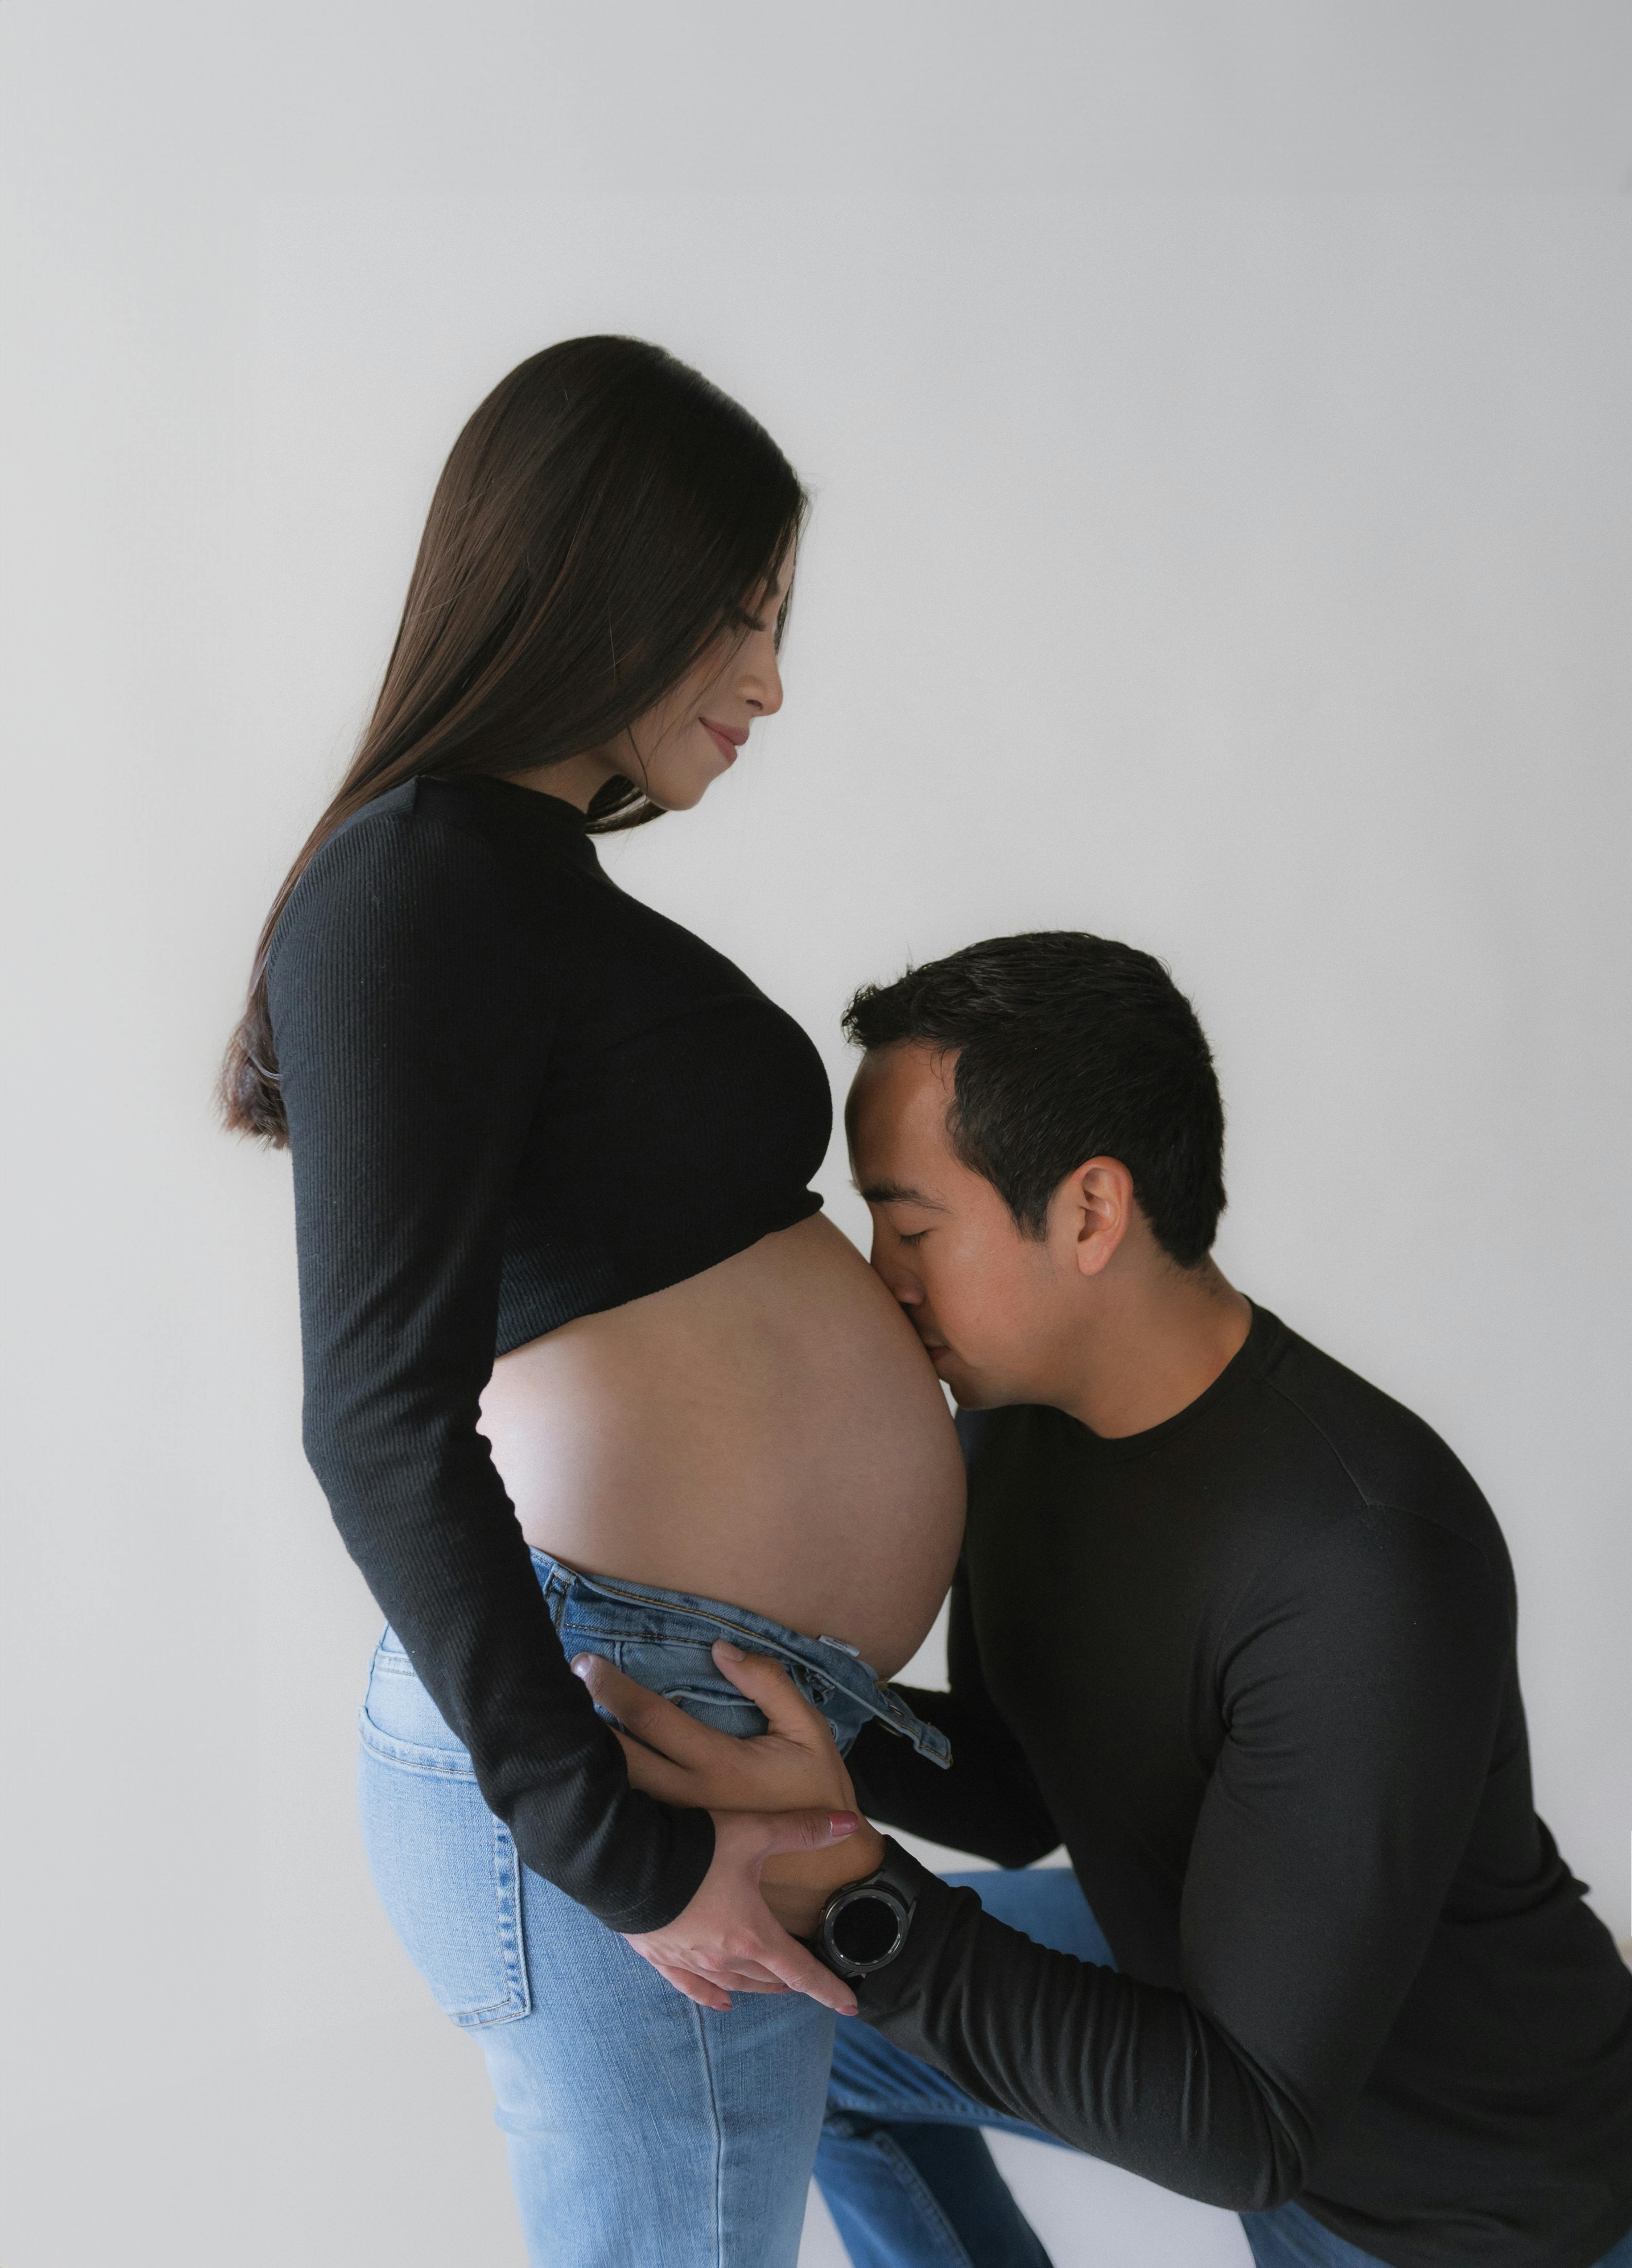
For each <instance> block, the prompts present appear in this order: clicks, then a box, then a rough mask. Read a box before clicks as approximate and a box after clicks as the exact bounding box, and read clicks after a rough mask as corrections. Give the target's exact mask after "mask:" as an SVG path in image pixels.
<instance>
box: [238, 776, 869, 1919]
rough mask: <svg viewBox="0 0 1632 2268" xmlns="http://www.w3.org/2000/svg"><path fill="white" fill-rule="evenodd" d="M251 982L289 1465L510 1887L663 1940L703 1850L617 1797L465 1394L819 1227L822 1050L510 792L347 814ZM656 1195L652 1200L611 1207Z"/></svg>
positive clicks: (466, 786) (570, 826)
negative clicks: (321, 1517)
mask: <svg viewBox="0 0 1632 2268" xmlns="http://www.w3.org/2000/svg"><path fill="white" fill-rule="evenodd" d="M268 985H269V995H270V1006H271V1014H272V1028H273V1035H274V1039H275V1042H276V1045H277V1064H278V1073H279V1077H280V1079H281V1080H282V1086H283V1096H284V1106H285V1108H286V1109H287V1112H288V1117H289V1134H290V1147H291V1150H292V1153H293V1160H294V1184H295V1219H296V1233H297V1239H298V1243H299V1265H300V1321H301V1339H302V1346H303V1352H304V1361H305V1374H306V1415H305V1434H306V1454H307V1455H308V1457H309V1458H310V1460H311V1462H312V1466H313V1469H314V1471H315V1473H316V1474H317V1476H318V1478H319V1480H320V1481H321V1484H322V1485H323V1488H324V1491H325V1492H326V1494H327V1495H328V1498H329V1505H330V1506H331V1508H332V1510H333V1512H334V1516H335V1520H336V1524H337V1525H338V1527H339V1529H340V1532H341V1535H342V1536H343V1538H344V1541H345V1543H346V1547H347V1549H348V1550H350V1552H351V1556H352V1557H353V1558H354V1559H355V1560H356V1561H357V1563H358V1566H359V1567H360V1568H361V1570H362V1572H363V1574H364V1576H365V1578H366V1580H367V1583H368V1586H369V1588H370V1589H371V1590H372V1591H373V1594H374V1597H375V1599H376V1600H377V1601H378V1602H379V1604H380V1608H381V1609H382V1610H383V1611H384V1613H385V1614H386V1616H388V1619H389V1621H390V1623H391V1624H392V1626H393V1627H394V1629H395V1631H396V1632H397V1634H398V1636H399V1637H400V1638H401V1639H402V1643H403V1645H404V1646H406V1648H407V1650H408V1653H409V1657H410V1660H411V1661H412V1662H413V1664H414V1667H415V1668H416V1669H417V1671H418V1673H419V1675H420V1677H421V1679H422V1680H423V1681H424V1683H425V1686H426V1688H427V1690H429V1692H430V1694H431V1696H432V1699H433V1700H434V1701H435V1703H436V1705H437V1706H438V1708H439V1710H440V1711H441V1712H442V1714H443V1716H444V1717H445V1718H446V1719H447V1722H448V1724H449V1725H450V1726H451V1727H453V1729H454V1732H455V1733H456V1734H458V1736H459V1737H460V1739H461V1740H462V1741H463V1742H464V1743H465V1745H466V1746H467V1747H468V1748H469V1751H470V1756H471V1759H472V1762H473V1764H474V1765H475V1768H476V1778H477V1781H478V1783H479V1785H480V1786H481V1789H482V1793H483V1794H484V1796H485V1798H486V1800H487V1801H488V1803H489V1804H490V1806H491V1808H492V1809H493V1810H494V1811H495V1812H496V1813H498V1816H499V1817H500V1818H501V1819H503V1820H505V1821H506V1823H507V1824H508V1826H509V1827H510V1829H511V1831H512V1833H513V1836H514V1837H515V1843H516V1847H517V1849H518V1851H519V1852H520V1853H521V1857H522V1859H524V1860H525V1862H526V1863H527V1865H528V1866H529V1867H533V1868H535V1871H536V1872H538V1873H539V1874H543V1875H545V1876H547V1877H548V1878H549V1880H550V1881H553V1882H556V1883H558V1885H559V1886H560V1888H562V1889H565V1891H567V1892H568V1893H569V1895H570V1896H572V1897H574V1898H577V1899H578V1900H579V1901H580V1903H581V1904H584V1905H586V1906H587V1907H588V1908H589V1909H590V1910H591V1911H593V1912H594V1913H596V1914H598V1915H599V1916H600V1918H602V1920H603V1921H605V1922H606V1923H608V1924H609V1926H611V1927H613V1928H616V1929H619V1930H624V1931H631V1932H632V1931H643V1930H649V1929H655V1928H658V1927H660V1926H661V1924H662V1923H664V1922H666V1921H668V1920H670V1919H672V1918H673V1917H674V1916H675V1915H676V1913H678V1912H679V1911H681V1909H682V1908H683V1906H684V1905H685V1904H687V1902H688V1901H689V1899H690V1896H691V1895H692V1893H693V1892H694V1891H695V1889H697V1887H698V1883H699V1882H700V1881H702V1879H703V1876H704V1874H705V1873H706V1872H707V1869H708V1863H709V1859H710V1857H711V1856H712V1853H713V1828H712V1826H711V1823H710V1822H709V1819H708V1815H707V1814H706V1813H705V1812H701V1811H677V1810H674V1809H672V1808H669V1807H668V1806H666V1805H663V1804H660V1803H657V1802H654V1800H652V1799H651V1798H650V1797H648V1796H646V1795H643V1794H641V1793H639V1791H638V1790H636V1789H633V1788H631V1786H630V1785H629V1779H628V1774H627V1771H626V1770H625V1767H624V1756H623V1751H622V1750H621V1749H619V1747H618V1745H617V1741H616V1740H615V1739H614V1738H613V1736H612V1734H611V1733H610V1732H609V1730H608V1729H607V1727H605V1726H604V1725H603V1724H602V1721H601V1719H599V1718H598V1717H597V1716H596V1715H595V1713H594V1708H593V1706H592V1705H591V1703H590V1700H589V1697H588V1695H587V1692H586V1691H585V1690H584V1688H583V1686H582V1685H580V1683H579V1681H578V1680H577V1679H576V1678H575V1677H574V1676H573V1675H572V1672H571V1671H570V1669H569V1668H567V1665H566V1662H565V1658H564V1656H563V1654H562V1652H561V1647H560V1645H559V1643H558V1640H557V1638H556V1635H555V1632H554V1631H553V1629H552V1627H551V1625H550V1620H549V1617H548V1616H547V1614H546V1613H545V1610H544V1603H543V1594H542V1593H541V1592H540V1590H539V1587H538V1584H537V1581H536V1580H535V1576H534V1573H533V1569H532V1562H531V1560H530V1558H529V1557H528V1550H527V1546H526V1544H525V1543H524V1542H523V1540H522V1536H521V1529H520V1528H519V1526H518V1525H517V1523H516V1519H515V1514H514V1512H513V1508H512V1506H511V1503H510V1500H509V1498H508V1497H507V1495H506V1492H505V1488H504V1484H503V1483H502V1482H501V1481H500V1479H499V1477H498V1472H497V1471H496V1470H495V1469H494V1466H493V1462H492V1459H491V1454H490V1452H489V1448H488V1445H487V1442H486V1440H485V1439H484V1436H483V1435H482V1434H481V1433H480V1432H477V1430H476V1421H477V1415H478V1403H479V1397H480V1395H481V1393H482V1390H483V1388H484V1386H485V1385H486V1383H487V1381H488V1378H489V1375H490V1374H491V1369H492V1365H493V1362H494V1359H495V1358H496V1356H498V1355H499V1354H503V1353H506V1352H508V1351H509V1350H510V1349H511V1348H513V1347H516V1346H520V1345H521V1344H524V1343H525V1342H526V1341H528V1340H529V1339H534V1338H536V1337H539V1336H540V1335H541V1334H542V1333H543V1332H545V1331H548V1330H551V1329H555V1328H556V1327H557V1326H558V1324H561V1323H565V1322H569V1321H570V1320H571V1319H572V1317H573V1316H575V1315H583V1314H594V1313H597V1312H599V1311H601V1310H602V1309H604V1308H607V1307H617V1306H620V1305H622V1304H623V1302H624V1301H625V1300H635V1299H639V1298H640V1297H641V1296H642V1295H643V1294H645V1293H646V1292H656V1291H660V1290H661V1289H662V1288H663V1287H664V1286H665V1285H669V1284H676V1283H679V1282H681V1281H682V1280H683V1278H687V1277H690V1276H694V1275H697V1274H698V1273H699V1272H700V1271H701V1270H703V1269H705V1268H709V1267H712V1266H713V1265H714V1264H715V1263H716V1262H719V1261H721V1260H725V1259H727V1258H728V1257H729V1256H731V1254H733V1253H735V1252H741V1251H743V1250H745V1249H746V1248H747V1247H748V1246H749V1245H750V1244H753V1243H755V1242H757V1241H758V1239H759V1238H760V1237H762V1236H765V1235H768V1234H770V1233H772V1231H773V1230H776V1229H781V1228H787V1227H791V1226H793V1224H794V1222H795V1221H800V1220H803V1219H808V1218H809V1215H810V1214H811V1213H813V1212H814V1211H816V1209H817V1208H818V1206H819V1205H820V1204H821V1199H820V1198H819V1197H816V1196H815V1195H814V1194H813V1193H812V1192H811V1191H810V1190H809V1188H808V1186H807V1184H808V1183H809V1180H810V1177H811V1175H813V1174H814V1173H815V1172H816V1168H817V1167H818V1166H819V1165H820V1164H821V1162H822V1159H823V1155H824V1153H825V1151H826V1148H827V1143H828V1138H829V1135H830V1133H831V1124H832V1106H831V1098H830V1095H829V1092H828V1086H827V1079H826V1075H825V1073H824V1072H823V1067H822V1063H821V1059H820V1057H818V1056H817V1054H816V1049H815V1048H814V1047H813V1046H812V1045H811V1043H810V1042H809V1039H807V1037H806V1036H805V1035H804V1033H803V1032H801V1030H800V1028H799V1027H798V1026H797V1025H796V1024H795V1023H794V1021H793V1020H792V1019H791V1018H790V1017H788V1016H787V1015H786V1014H784V1013H783V1012H782V1011H781V1010H780V1009H779V1008H778V1007H776V1006H775V1005H773V1004H772V1002H771V1001H769V1000H767V999H766V998H765V997H764V994H763V993H761V992H759V991H758V990H757V989H756V988H755V986H754V985H752V984H751V983H750V982H749V980H748V978H747V977H745V976H743V975H742V972H741V971H740V970H739V969H737V968H734V967H733V966H732V964H731V962H730V961H727V960H726V959H725V958H724V957H723V955H722V954H718V953H715V952H714V951H713V950H712V949H711V947H709V946H706V945H705V944H703V943H702V941H701V940H700V939H698V938H695V937H693V936H691V935H690V933H689V932H687V931H685V930H683V929H681V928H680V927H679V926H678V925H677V924H676V923H674V922H671V921H668V920H666V919H665V918H664V917H662V916H661V914H656V913H654V912H653V911H651V909H649V908H647V907H645V906H642V905H640V904H639V902H637V901H635V900H634V899H632V898H630V897H627V896H625V895H624V893H623V891H621V890H620V889H618V888H617V886H616V884H614V883H613V882H611V881H609V880H608V879H607V877H606V876H605V875H604V874H603V873H602V871H601V866H600V862H599V860H598V859H597V858H596V856H595V851H594V843H592V841H591V840H590V838H589V837H588V836H587V834H586V833H585V831H584V821H583V817H582V814H580V813H579V812H578V811H576V810H575V809H574V808H573V807H572V805H570V804H566V803H562V802H558V800H557V799H555V798H553V797H550V796H544V795H540V794H537V793H536V792H535V791H534V790H532V789H530V788H525V787H518V786H516V785H515V784H513V783H512V782H509V781H504V780H496V779H474V780H462V781H458V782H454V781H446V780H429V779H422V780H417V781H413V782H410V784H408V785H407V786H405V787H402V788H397V789H395V790H393V791H392V792H390V793H388V794H387V795H382V796H380V798H379V799H377V800H376V801H374V802H373V803H371V804H369V805H368V806H366V808H365V809H364V810H363V811H361V812H359V813H358V814H356V816H355V817H353V818H352V819H351V820H349V821H346V823H345V824H344V825H343V827H341V828H338V829H337V830H336V833H335V834H334V835H333V836H330V837H329V840H328V842H326V843H324V844H323V846H322V848H321V850H320V851H318V853H317V855H316V856H315V858H314V859H313V860H312V862H311V864H310V865H309V866H308V867H307V869H306V873H304V874H303V875H302V877H301V879H300V880H299V884H298V885H297V887H296V888H295V891H294V893H293V895H292V897H291V899H290V902H289V904H288V906H287V907H286V909H284V915H283V917H282V919H281V920H280V922H279V923H278V925H277V932H276V934H275V936H274V939H273V942H272V951H271V955H270V962H269V970H268ZM654 1176H656V1177H658V1178H661V1185H662V1192H663V1201H662V1204H661V1207H655V1208H654V1207H649V1206H646V1205H638V1204H634V1203H632V1202H631V1192H633V1191H636V1190H638V1189H640V1188H642V1187H643V1186H646V1185H649V1184H650V1182H652V1180H653V1179H654Z"/></svg>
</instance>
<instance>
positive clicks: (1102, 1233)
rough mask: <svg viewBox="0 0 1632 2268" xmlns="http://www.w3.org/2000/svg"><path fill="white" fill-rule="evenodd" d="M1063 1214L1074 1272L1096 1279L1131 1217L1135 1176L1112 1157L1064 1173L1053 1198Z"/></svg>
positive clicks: (1092, 1161) (1099, 1159)
mask: <svg viewBox="0 0 1632 2268" xmlns="http://www.w3.org/2000/svg"><path fill="white" fill-rule="evenodd" d="M1054 1204H1055V1206H1056V1208H1058V1209H1059V1210H1060V1211H1063V1213H1064V1216H1065V1219H1064V1221H1063V1222H1062V1224H1061V1226H1065V1227H1067V1229H1068V1232H1069V1234H1070V1238H1071V1250H1072V1255H1073V1257H1074V1260H1075V1263H1076V1268H1077V1273H1078V1274H1079V1275H1082V1276H1097V1275H1098V1274H1099V1272H1100V1270H1102V1269H1104V1268H1105V1267H1107V1266H1108V1265H1109V1264H1110V1262H1111V1258H1112V1256H1113V1255H1114V1254H1115V1253H1116V1252H1117V1250H1118V1249H1119V1247H1120V1245H1121V1242H1122V1240H1123V1238H1124V1237H1125V1236H1126V1234H1127V1231H1128V1226H1129V1224H1130V1222H1131V1221H1132V1219H1133V1217H1134V1176H1133V1175H1132V1174H1130V1173H1129V1172H1128V1170H1127V1167H1126V1166H1124V1165H1123V1164H1121V1163H1120V1161H1119V1160H1117V1159H1115V1158H1090V1159H1089V1161H1088V1163H1087V1164H1086V1165H1085V1166H1079V1167H1077V1168H1076V1170H1075V1171H1074V1173H1070V1174H1067V1175H1066V1178H1065V1180H1064V1181H1063V1182H1061V1184H1060V1191H1059V1194H1058V1196H1057V1197H1055V1199H1054Z"/></svg>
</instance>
